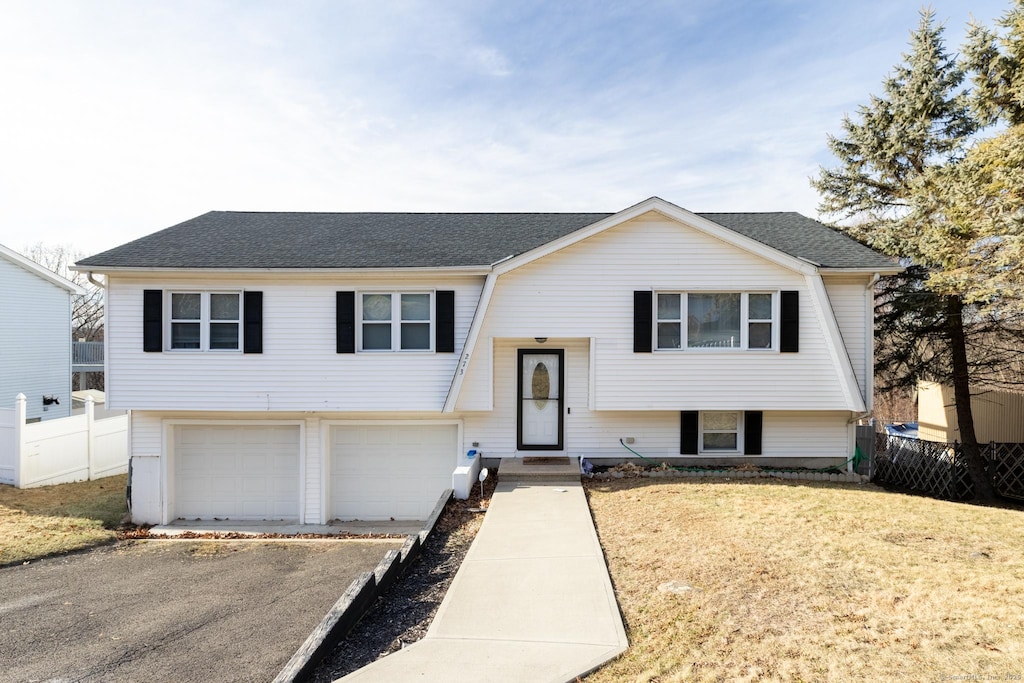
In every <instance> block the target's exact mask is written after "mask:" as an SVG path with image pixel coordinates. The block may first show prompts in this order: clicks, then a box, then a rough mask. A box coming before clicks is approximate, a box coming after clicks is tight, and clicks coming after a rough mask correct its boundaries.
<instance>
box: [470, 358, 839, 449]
mask: <svg viewBox="0 0 1024 683" xmlns="http://www.w3.org/2000/svg"><path fill="white" fill-rule="evenodd" d="M520 348H533V349H542V350H548V349H565V366H564V368H565V373H566V375H565V407H566V408H567V414H566V415H565V452H566V453H567V454H569V455H573V456H584V457H590V458H630V457H634V456H633V455H632V454H631V453H630V452H629V451H627V450H626V449H625V448H624V447H623V446H622V445H621V444H620V443H619V439H621V438H624V437H632V438H634V439H635V442H634V444H631V447H632V448H634V449H635V450H637V451H638V452H639V453H641V454H642V455H644V456H647V457H650V458H656V459H664V458H680V457H684V456H681V455H680V454H679V445H680V443H679V442H680V415H679V411H676V410H671V411H669V410H651V411H609V410H590V409H589V408H588V407H587V394H588V389H589V383H590V380H589V362H590V359H589V342H588V340H585V339H559V338H550V339H548V341H546V342H545V343H543V344H538V343H537V342H536V341H535V340H533V339H501V340H496V341H495V342H494V410H493V411H491V412H480V413H465V414H464V415H463V422H464V431H463V433H464V437H463V444H464V446H465V448H469V447H470V446H469V444H472V443H473V442H477V443H479V444H480V446H479V450H480V451H482V452H483V454H484V457H487V458H500V457H513V456H516V455H517V453H516V411H515V404H516V382H517V381H518V375H517V368H516V351H517V349H520ZM691 409H692V410H699V409H701V408H700V407H699V406H695V407H693V408H691ZM734 409H736V410H758V408H757V407H749V406H748V407H739V406H737V407H735V408H734ZM763 417H764V422H763V425H762V455H758V456H750V457H751V458H754V459H757V460H758V461H771V460H772V459H797V460H805V459H812V458H830V459H833V460H837V459H843V460H845V459H846V458H847V457H849V455H848V451H849V442H848V437H849V428H848V425H847V420H849V418H850V413H849V412H846V411H814V412H812V411H803V412H787V411H766V412H764V413H763ZM464 450H465V449H464ZM531 454H532V453H531ZM519 455H522V453H520V454H519ZM725 455H726V454H723V455H722V457H725ZM701 457H705V456H701ZM731 457H733V458H735V457H737V456H736V454H732V456H731ZM738 457H743V456H742V455H740V456H738ZM808 464H811V465H813V463H812V462H808ZM813 466H820V463H819V464H818V465H813Z"/></svg>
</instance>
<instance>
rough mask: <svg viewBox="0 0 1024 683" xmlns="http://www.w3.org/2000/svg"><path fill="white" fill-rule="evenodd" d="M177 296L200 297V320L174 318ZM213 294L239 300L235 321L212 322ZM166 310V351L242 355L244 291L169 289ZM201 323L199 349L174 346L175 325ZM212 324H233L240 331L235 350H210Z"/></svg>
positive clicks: (165, 296) (165, 298)
mask: <svg viewBox="0 0 1024 683" xmlns="http://www.w3.org/2000/svg"><path fill="white" fill-rule="evenodd" d="M175 294H198V295H199V319H198V320H195V319H188V320H185V319H182V320H177V319H175V318H174V307H173V305H172V302H173V297H174V295H175ZM211 294H233V295H235V296H236V297H237V298H238V318H236V319H233V320H212V318H211V310H210V295H211ZM164 308H165V310H166V311H167V316H166V323H165V325H164V350H165V351H168V352H172V353H242V346H243V340H242V323H243V320H244V318H245V311H244V297H243V291H242V290H238V289H168V290H165V292H164ZM189 322H192V323H195V322H198V323H199V348H198V349H184V348H175V347H174V346H173V333H172V330H173V329H174V325H175V323H189ZM212 323H233V324H235V326H236V329H237V331H238V337H237V345H236V346H235V348H233V349H212V348H210V337H211V327H210V326H211V324H212Z"/></svg>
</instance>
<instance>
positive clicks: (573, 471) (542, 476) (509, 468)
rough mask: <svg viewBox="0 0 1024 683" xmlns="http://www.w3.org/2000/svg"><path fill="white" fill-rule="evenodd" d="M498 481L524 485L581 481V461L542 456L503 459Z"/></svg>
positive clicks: (499, 468) (562, 457) (499, 466)
mask: <svg viewBox="0 0 1024 683" xmlns="http://www.w3.org/2000/svg"><path fill="white" fill-rule="evenodd" d="M498 480H499V481H502V482H517V483H524V484H529V483H551V482H560V481H579V480H580V461H579V458H575V457H565V456H541V455H538V456H526V457H523V458H502V459H501V463H500V464H499V465H498Z"/></svg>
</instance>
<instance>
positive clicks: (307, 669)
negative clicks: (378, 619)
mask: <svg viewBox="0 0 1024 683" xmlns="http://www.w3.org/2000/svg"><path fill="white" fill-rule="evenodd" d="M451 497H452V490H451V489H448V490H446V491H445V492H444V493H443V494H441V498H440V499H439V500H438V501H437V505H435V506H434V510H433V512H431V513H430V516H429V517H428V518H427V521H426V522H425V523H424V524H423V529H422V530H420V532H419V533H416V534H410V535H409V536H408V537H407V538H406V539H405V544H404V545H403V546H402V548H401V549H400V550H389V551H388V552H387V553H386V554H385V555H384V558H383V559H382V560H381V561H380V562H379V563H377V566H376V568H374V570H373V571H372V572H363V573H362V574H360V575H359V576H358V577H356V579H355V580H354V581H353V582H352V583H351V584H350V585H349V587H348V589H347V590H346V591H345V592H344V593H343V594H342V596H341V597H340V598H338V601H337V602H336V603H334V606H333V607H331V609H330V611H329V612H327V616H325V617H324V618H323V620H322V621H321V622H320V624H319V625H318V626H317V627H316V628H314V629H313V632H312V633H310V634H309V637H308V638H306V642H304V643H303V644H302V645H301V646H300V647H299V649H298V650H296V652H295V654H294V655H292V658H291V659H289V660H288V663H287V664H285V665H284V668H283V669H281V672H280V673H279V674H277V677H276V678H275V679H274V683H303V682H304V681H307V680H309V677H310V676H311V675H312V673H313V670H314V669H316V667H317V666H318V665H319V664H320V662H321V661H322V660H323V658H324V657H325V656H327V654H328V653H329V652H330V651H331V650H332V649H333V648H334V647H335V646H336V645H337V644H338V643H339V642H340V641H341V640H342V638H344V637H345V635H346V634H348V632H349V631H351V630H352V627H353V626H355V625H356V624H357V623H358V622H359V620H360V619H362V618H363V615H364V614H366V612H367V610H369V609H370V607H371V606H372V605H373V603H374V602H376V601H377V598H378V597H380V595H381V594H382V593H384V591H386V590H387V589H388V588H390V587H391V584H393V583H394V582H395V580H396V579H397V578H398V577H400V576H401V575H402V574H404V573H405V571H406V570H407V569H408V568H409V565H411V564H412V563H413V562H414V561H415V560H416V558H417V557H419V555H420V551H421V550H422V548H423V544H424V543H426V541H427V539H428V538H429V537H430V534H431V533H433V531H434V526H435V525H436V524H437V520H438V518H439V517H440V516H441V513H442V512H444V506H445V505H446V504H447V503H448V501H449V500H450V499H451Z"/></svg>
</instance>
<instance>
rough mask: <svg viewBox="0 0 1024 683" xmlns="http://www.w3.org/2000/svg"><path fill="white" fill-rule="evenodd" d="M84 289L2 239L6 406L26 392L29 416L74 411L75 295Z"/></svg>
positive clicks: (1, 349) (1, 371)
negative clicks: (72, 368) (72, 311)
mask: <svg viewBox="0 0 1024 683" xmlns="http://www.w3.org/2000/svg"><path fill="white" fill-rule="evenodd" d="M84 293H85V291H84V290H83V289H82V288H81V287H79V286H78V285H76V284H75V283H73V282H71V281H69V280H67V279H65V278H62V277H61V276H59V275H57V274H56V273H53V272H51V271H49V270H47V269H46V268H44V267H43V266H41V265H39V264H38V263H36V262H35V261H32V260H30V259H28V258H25V257H24V256H22V255H21V254H19V253H17V252H15V251H12V250H11V249H8V248H7V247H5V246H3V245H2V244H0V409H13V408H14V399H15V397H16V396H17V395H18V394H24V395H25V397H26V399H27V403H26V418H27V419H28V420H29V421H35V420H40V419H42V420H50V419H54V418H58V417H67V416H68V415H70V414H71V310H72V296H74V295H76V294H84Z"/></svg>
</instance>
